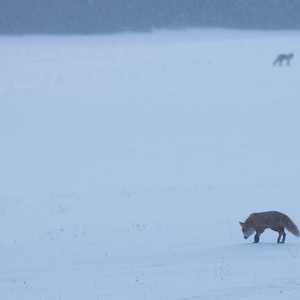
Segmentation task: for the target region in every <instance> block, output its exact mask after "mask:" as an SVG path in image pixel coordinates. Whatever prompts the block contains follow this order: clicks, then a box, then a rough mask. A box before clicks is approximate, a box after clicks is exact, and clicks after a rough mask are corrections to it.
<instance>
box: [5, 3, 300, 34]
mask: <svg viewBox="0 0 300 300" xmlns="http://www.w3.org/2000/svg"><path fill="white" fill-rule="evenodd" d="M195 26H197V27H227V28H247V29H300V1H299V0H1V1H0V33H1V34H23V33H51V34H56V33H60V34H62V33H64V34H66V33H73V34H76V33H104V32H118V31H128V30H131V31H148V30H151V29H153V28H183V27H195Z"/></svg>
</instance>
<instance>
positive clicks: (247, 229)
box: [240, 222, 255, 240]
mask: <svg viewBox="0 0 300 300" xmlns="http://www.w3.org/2000/svg"><path fill="white" fill-rule="evenodd" d="M240 225H241V226H242V231H243V234H244V239H245V240H246V239H247V238H248V237H249V236H250V235H252V234H253V233H254V232H255V229H253V228H251V227H248V226H244V223H242V222H240Z"/></svg>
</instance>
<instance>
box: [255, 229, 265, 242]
mask: <svg viewBox="0 0 300 300" xmlns="http://www.w3.org/2000/svg"><path fill="white" fill-rule="evenodd" d="M255 231H256V234H255V236H254V243H258V242H259V236H260V235H261V234H262V233H263V232H264V231H265V230H264V229H261V228H257V229H255Z"/></svg>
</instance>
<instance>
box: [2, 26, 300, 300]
mask: <svg viewBox="0 0 300 300" xmlns="http://www.w3.org/2000/svg"><path fill="white" fill-rule="evenodd" d="M289 52H294V53H295V58H294V59H293V60H292V61H291V65H290V66H289V67H287V66H286V65H285V63H283V66H282V67H280V66H273V65H272V64H273V61H274V60H275V58H276V56H277V55H278V54H280V53H289ZM299 53H300V32H297V31H295V32H258V31H234V30H222V29H214V30H211V29H207V30H200V29H194V30H191V29H190V30H185V31H165V30H161V31H154V32H152V33H143V34H141V33H125V34H116V35H103V36H14V37H11V36H1V37H0V114H1V115H0V131H1V132H0V136H1V156H0V180H1V181H0V182H1V189H0V203H1V206H0V226H1V229H0V247H1V256H0V265H1V273H0V274H1V275H0V294H1V299H13V300H14V299H16V300H17V299H18V300H19V299H26V300H27V299H28V300H40V299H42V300H73V299H84V300H97V299H101V300H102V299H120V300H121V299H122V300H160V299H161V300H177V299H178V300H195V299H272V300H273V299H297V298H298V297H299V294H300V240H299V239H298V238H296V237H295V236H293V235H292V234H291V233H289V232H288V233H287V239H286V243H285V244H277V243H276V240H277V236H278V234H277V233H276V232H273V231H271V230H267V231H266V232H265V233H264V234H263V235H262V236H261V241H260V243H259V244H253V236H252V237H251V238H249V239H248V240H244V238H243V235H242V232H241V227H240V225H239V223H238V222H239V221H244V220H245V219H246V218H247V217H248V215H249V214H250V213H252V212H255V211H266V210H279V211H281V212H283V213H286V214H287V215H289V216H290V217H291V218H292V219H293V221H295V223H296V224H298V225H299V226H300V201H299V199H300V132H299V128H300V117H299V115H300V86H299V82H300V81H299V79H300V77H299V74H300V63H299V59H298V54H299Z"/></svg>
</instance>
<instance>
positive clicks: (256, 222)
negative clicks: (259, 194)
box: [240, 211, 300, 243]
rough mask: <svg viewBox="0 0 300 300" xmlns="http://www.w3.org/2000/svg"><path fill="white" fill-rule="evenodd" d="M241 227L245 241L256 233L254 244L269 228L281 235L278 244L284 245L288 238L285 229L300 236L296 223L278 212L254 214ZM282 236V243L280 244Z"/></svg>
mask: <svg viewBox="0 0 300 300" xmlns="http://www.w3.org/2000/svg"><path fill="white" fill-rule="evenodd" d="M240 225H241V226H242V231H243V233H244V238H245V239H247V238H248V237H249V236H250V235H251V234H253V233H254V232H256V234H255V236H254V243H258V242H259V236H260V235H261V234H262V233H263V232H264V231H265V229H267V228H270V229H272V230H274V231H277V232H278V233H279V236H278V239H277V243H284V241H285V236H286V233H285V232H284V229H285V228H286V229H287V230H288V231H290V232H291V233H292V234H294V235H295V236H300V232H299V230H298V228H297V226H296V225H295V223H294V222H293V221H292V220H291V219H290V218H289V217H288V216H287V215H285V214H282V213H280V212H278V211H266V212H260V213H253V214H251V215H250V216H249V217H248V218H247V219H246V221H245V222H244V223H242V222H240ZM281 236H282V241H281V242H280V238H281Z"/></svg>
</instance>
